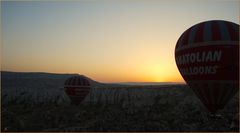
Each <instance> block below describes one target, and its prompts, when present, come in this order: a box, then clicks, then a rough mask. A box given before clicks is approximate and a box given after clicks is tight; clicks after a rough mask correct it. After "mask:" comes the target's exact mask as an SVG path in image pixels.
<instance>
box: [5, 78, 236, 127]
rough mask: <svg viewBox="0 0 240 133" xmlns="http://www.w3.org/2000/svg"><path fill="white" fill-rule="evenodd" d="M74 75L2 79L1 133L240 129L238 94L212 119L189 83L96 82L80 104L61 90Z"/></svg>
mask: <svg viewBox="0 0 240 133" xmlns="http://www.w3.org/2000/svg"><path fill="white" fill-rule="evenodd" d="M25 75H26V74H25ZM58 76H59V78H57V77H58ZM69 76H71V75H64V76H63V75H57V76H54V77H52V78H48V79H47V78H46V77H45V76H43V77H41V78H39V76H38V78H33V77H31V78H30V77H28V78H27V77H24V78H23V77H21V76H20V77H18V78H16V77H17V76H12V77H11V74H6V75H2V85H1V89H2V99H1V100H2V101H1V103H2V110H1V123H2V126H1V127H2V129H1V130H2V131H237V130H236V129H233V128H230V126H231V123H232V119H233V117H234V116H235V114H236V113H238V104H239V103H238V95H236V96H235V97H234V98H232V99H231V101H230V102H229V103H228V104H227V105H226V107H225V108H224V109H223V110H220V111H219V112H218V113H219V114H220V115H221V116H222V117H220V118H213V117H211V116H210V114H209V112H208V111H207V110H206V109H205V107H204V106H203V104H202V103H201V102H200V101H199V100H198V99H197V97H196V96H195V94H194V93H193V92H192V90H191V89H190V88H188V86H187V85H184V84H168V85H146V86H134V85H125V86H122V85H119V86H117V85H103V84H102V85H100V84H98V83H95V85H94V86H93V88H92V90H91V92H90V93H89V95H88V96H87V97H86V99H85V100H84V101H83V102H82V103H81V104H80V105H78V106H75V105H71V104H70V100H69V98H68V96H67V95H66V94H65V92H64V90H63V89H62V85H63V83H64V80H65V79H66V78H67V77H69ZM48 77H49V76H48ZM60 77H61V78H60ZM22 83H24V84H22Z"/></svg>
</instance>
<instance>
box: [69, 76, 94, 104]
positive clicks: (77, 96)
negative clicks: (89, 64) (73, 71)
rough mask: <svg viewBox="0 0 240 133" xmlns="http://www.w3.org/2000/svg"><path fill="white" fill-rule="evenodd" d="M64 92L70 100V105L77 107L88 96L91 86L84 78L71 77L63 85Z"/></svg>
mask: <svg viewBox="0 0 240 133" xmlns="http://www.w3.org/2000/svg"><path fill="white" fill-rule="evenodd" d="M64 88H65V92H66V93H67V95H68V96H69V98H70V99H71V103H72V104H74V105H79V104H80V103H81V102H82V101H83V100H84V99H85V97H86V96H87V95H88V93H89V91H90V89H91V85H90V83H89V81H88V79H87V78H85V77H84V76H80V75H78V76H73V77H70V78H68V79H67V80H66V81H65V84H64Z"/></svg>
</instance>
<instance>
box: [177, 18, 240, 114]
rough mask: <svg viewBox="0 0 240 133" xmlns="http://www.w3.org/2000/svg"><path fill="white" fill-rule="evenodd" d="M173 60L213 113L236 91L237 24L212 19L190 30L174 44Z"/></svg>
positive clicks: (237, 70)
mask: <svg viewBox="0 0 240 133" xmlns="http://www.w3.org/2000/svg"><path fill="white" fill-rule="evenodd" d="M175 61H176V64H177V67H178V69H179V71H180V73H181V75H182V77H183V78H184V80H185V81H186V83H187V84H188V85H189V86H190V88H191V89H192V90H193V91H194V93H195V94H196V95H197V97H198V98H199V99H200V100H201V101H202V103H203V104H204V105H205V107H206V108H207V109H208V110H209V111H210V112H211V113H212V114H215V113H216V112H217V110H219V109H223V108H224V106H225V105H226V104H227V102H228V101H229V100H230V99H231V98H232V97H233V96H234V95H235V94H236V93H237V92H238V90H239V25H238V24H235V23H232V22H228V21H223V20H212V21H206V22H201V23H199V24H196V25H194V26H192V27H190V28H189V29H187V30H186V31H185V32H184V33H183V34H182V35H181V36H180V38H179V39H178V41H177V44H176V47H175Z"/></svg>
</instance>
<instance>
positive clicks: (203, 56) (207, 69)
mask: <svg viewBox="0 0 240 133" xmlns="http://www.w3.org/2000/svg"><path fill="white" fill-rule="evenodd" d="M221 57H222V51H208V52H196V53H188V54H184V55H181V56H178V57H176V63H177V64H178V65H188V64H194V63H200V62H204V63H205V62H218V61H220V60H221ZM217 68H218V66H217V65H214V66H196V67H191V66H190V67H184V68H180V72H181V74H183V75H203V74H216V72H217Z"/></svg>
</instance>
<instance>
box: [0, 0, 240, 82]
mask: <svg viewBox="0 0 240 133" xmlns="http://www.w3.org/2000/svg"><path fill="white" fill-rule="evenodd" d="M239 6H240V4H239V1H238V0H181V1H180V0H171V1H170V0H139V1H128V0H127V1H106V0H96V1H95V0H90V1H86V0H83V1H74V2H67V1H61V2H58V1H52V2H50V1H38V2H30V1H28V2H10V1H8V2H1V38H2V39H1V40H2V42H1V70H3V71H18V72H50V73H79V74H82V75H85V76H88V77H90V78H92V79H94V80H97V81H100V82H184V80H183V78H182V76H181V75H180V73H179V71H178V69H177V66H176V63H175V57H174V50H175V45H176V42H177V40H178V38H179V37H180V36H181V34H182V33H183V32H184V31H185V30H187V29H188V28H190V27H191V26H193V25H195V24H197V23H200V22H203V21H208V20H227V21H231V22H234V23H237V24H239V9H240V7H239Z"/></svg>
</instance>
